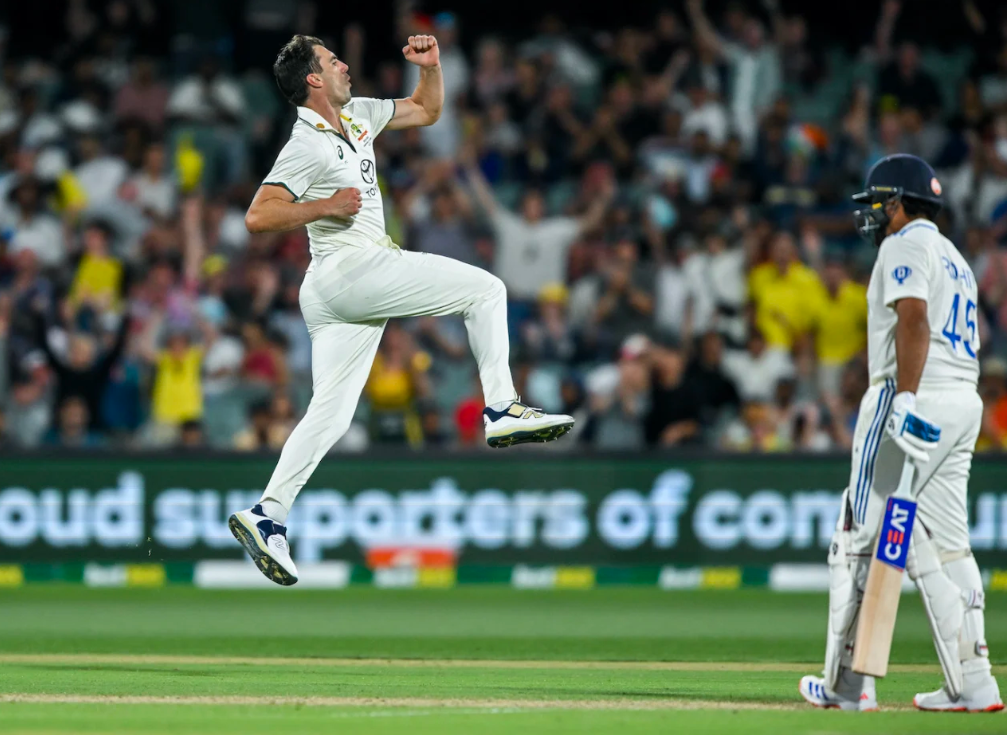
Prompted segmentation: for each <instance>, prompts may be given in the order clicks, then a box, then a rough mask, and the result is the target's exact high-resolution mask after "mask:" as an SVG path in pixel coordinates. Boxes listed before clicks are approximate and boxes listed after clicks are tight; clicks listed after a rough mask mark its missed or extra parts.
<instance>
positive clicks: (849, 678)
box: [797, 668, 878, 712]
mask: <svg viewBox="0 0 1007 735" xmlns="http://www.w3.org/2000/svg"><path fill="white" fill-rule="evenodd" d="M797 691H799V692H800V693H801V696H802V697H804V699H805V701H806V702H808V703H809V704H813V705H815V706H816V707H821V708H823V709H841V710H849V711H852V712H875V711H877V709H878V698H877V695H876V694H875V691H874V677H873V676H863V675H862V674H855V673H853V672H852V671H850V670H849V669H845V668H844V669H843V670H842V672H841V673H840V675H839V687H838V689H837V690H836V691H832V690H831V689H829V688H828V687H827V686H825V679H823V678H822V677H820V676H805V677H803V678H802V679H801V682H800V684H798V685H797Z"/></svg>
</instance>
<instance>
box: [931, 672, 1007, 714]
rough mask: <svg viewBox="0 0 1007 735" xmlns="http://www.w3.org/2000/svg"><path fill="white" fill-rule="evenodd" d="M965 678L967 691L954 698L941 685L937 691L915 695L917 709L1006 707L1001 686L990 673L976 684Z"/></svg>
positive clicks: (974, 709) (951, 710) (995, 709)
mask: <svg viewBox="0 0 1007 735" xmlns="http://www.w3.org/2000/svg"><path fill="white" fill-rule="evenodd" d="M970 684H972V682H970V681H968V677H966V680H965V689H966V691H965V692H962V696H960V697H958V698H957V699H954V698H952V697H951V695H950V694H948V691H947V689H945V688H944V687H941V688H940V689H938V690H937V691H936V692H926V693H923V694H917V695H916V696H915V697H913V704H914V705H915V706H916V709H921V710H924V711H925V712H999V711H1000V710H1002V709H1003V708H1004V703H1003V701H1002V700H1001V699H1000V687H998V686H997V680H996V679H994V678H993V676H992V675H991V674H989V673H987V674H986V676H984V677H982V679H981V680H980V681H979V682H977V683H976V684H974V685H972V686H970Z"/></svg>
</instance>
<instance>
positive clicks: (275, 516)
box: [259, 499, 287, 526]
mask: <svg viewBox="0 0 1007 735" xmlns="http://www.w3.org/2000/svg"><path fill="white" fill-rule="evenodd" d="M259 505H261V506H262V512H263V513H265V514H266V517H267V518H269V519H271V520H274V521H276V522H277V523H279V524H280V525H281V526H282V525H283V524H284V523H286V522H287V509H286V508H284V507H283V506H282V505H280V504H279V503H277V502H276V501H275V500H272V499H269V500H260V501H259Z"/></svg>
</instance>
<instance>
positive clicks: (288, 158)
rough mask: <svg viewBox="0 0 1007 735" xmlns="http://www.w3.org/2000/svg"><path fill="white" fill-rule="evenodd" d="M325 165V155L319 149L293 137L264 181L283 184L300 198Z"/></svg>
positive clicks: (277, 184) (274, 184)
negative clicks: (320, 153)
mask: <svg viewBox="0 0 1007 735" xmlns="http://www.w3.org/2000/svg"><path fill="white" fill-rule="evenodd" d="M323 166H324V157H323V156H321V155H319V153H318V151H317V150H311V148H310V146H308V144H307V142H306V141H304V140H303V139H302V138H297V137H292V138H291V139H290V140H288V141H287V144H286V145H285V146H283V150H281V151H280V155H279V156H277V157H276V163H274V164H273V168H272V170H271V171H270V172H269V175H268V176H266V178H265V179H264V180H263V182H262V183H263V184H270V185H271V186H282V187H283V188H284V189H286V190H287V191H289V192H290V193H291V194H293V195H294V199H300V198H301V197H302V196H304V192H306V191H307V190H308V188H309V187H310V186H311V185H312V184H314V183H315V181H316V180H317V179H318V176H319V174H321V172H322V169H323Z"/></svg>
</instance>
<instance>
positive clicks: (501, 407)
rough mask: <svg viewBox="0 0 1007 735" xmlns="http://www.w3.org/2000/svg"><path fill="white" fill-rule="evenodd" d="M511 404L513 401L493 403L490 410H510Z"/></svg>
mask: <svg viewBox="0 0 1007 735" xmlns="http://www.w3.org/2000/svg"><path fill="white" fill-rule="evenodd" d="M512 403H514V401H500V403H494V404H493V405H491V406H490V408H492V409H493V410H494V411H503V410H504V409H505V408H510V405H511V404H512Z"/></svg>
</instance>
